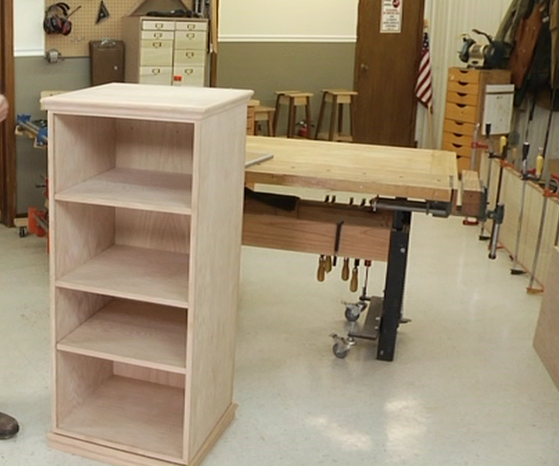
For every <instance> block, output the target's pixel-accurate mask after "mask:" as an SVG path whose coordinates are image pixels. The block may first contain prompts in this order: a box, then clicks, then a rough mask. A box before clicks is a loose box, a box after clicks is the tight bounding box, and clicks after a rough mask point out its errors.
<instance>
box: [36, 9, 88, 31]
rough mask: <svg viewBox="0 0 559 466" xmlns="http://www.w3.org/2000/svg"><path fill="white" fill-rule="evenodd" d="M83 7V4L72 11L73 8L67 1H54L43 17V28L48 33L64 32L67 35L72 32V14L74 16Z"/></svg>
mask: <svg viewBox="0 0 559 466" xmlns="http://www.w3.org/2000/svg"><path fill="white" fill-rule="evenodd" d="M81 7H82V6H81V5H80V6H78V7H76V8H75V9H74V10H73V11H72V12H70V9H71V8H70V5H68V4H67V3H64V2H58V3H53V4H52V5H50V6H49V7H48V8H47V10H46V11H45V16H44V18H43V30H44V31H45V32H46V33H47V34H62V35H63V36H67V35H68V34H70V33H71V32H72V21H70V16H72V15H73V14H74V13H75V12H76V11H78V10H79V9H80V8H81Z"/></svg>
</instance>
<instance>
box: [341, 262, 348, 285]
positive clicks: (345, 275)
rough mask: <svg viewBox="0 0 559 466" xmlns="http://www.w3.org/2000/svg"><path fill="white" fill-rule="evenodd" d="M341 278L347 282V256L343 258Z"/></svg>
mask: <svg viewBox="0 0 559 466" xmlns="http://www.w3.org/2000/svg"><path fill="white" fill-rule="evenodd" d="M342 280H343V281H344V282H347V281H348V280H349V258H347V257H346V258H344V266H343V267H342Z"/></svg>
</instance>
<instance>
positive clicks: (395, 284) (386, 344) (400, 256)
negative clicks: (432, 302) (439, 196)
mask: <svg viewBox="0 0 559 466" xmlns="http://www.w3.org/2000/svg"><path fill="white" fill-rule="evenodd" d="M410 225H411V212H399V211H396V212H394V220H393V223H392V233H391V235H390V251H389V256H388V264H387V270H386V283H385V287H384V302H383V311H382V319H381V321H380V329H379V340H378V348H377V359H380V360H381V361H392V360H393V359H394V352H395V349H396V335H397V333H398V326H399V325H400V319H401V318H402V303H403V301H404V285H405V283H406V265H407V261H408V246H409V239H410Z"/></svg>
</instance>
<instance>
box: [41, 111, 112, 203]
mask: <svg viewBox="0 0 559 466" xmlns="http://www.w3.org/2000/svg"><path fill="white" fill-rule="evenodd" d="M50 128H53V129H51V130H50V131H51V134H52V137H49V154H53V153H54V152H55V151H56V152H57V153H65V154H66V156H65V157H52V156H49V157H50V160H49V163H50V164H53V166H54V170H53V173H55V179H54V185H51V186H54V189H55V192H56V193H58V192H59V191H61V190H63V189H66V188H70V187H72V186H75V185H76V184H78V183H81V182H82V181H85V180H87V179H89V178H92V177H93V176H95V175H98V174H99V173H103V172H105V171H107V170H110V169H111V168H114V167H115V144H114V139H115V120H114V119H113V118H97V117H88V116H75V115H55V116H54V117H53V121H52V122H50V124H49V129H50Z"/></svg>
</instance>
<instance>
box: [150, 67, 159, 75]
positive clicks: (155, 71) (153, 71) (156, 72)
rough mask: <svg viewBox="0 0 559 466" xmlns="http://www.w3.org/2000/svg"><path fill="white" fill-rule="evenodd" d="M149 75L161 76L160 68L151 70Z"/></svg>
mask: <svg viewBox="0 0 559 466" xmlns="http://www.w3.org/2000/svg"><path fill="white" fill-rule="evenodd" d="M151 74H155V75H158V74H161V69H160V68H153V69H152V70H151Z"/></svg>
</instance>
